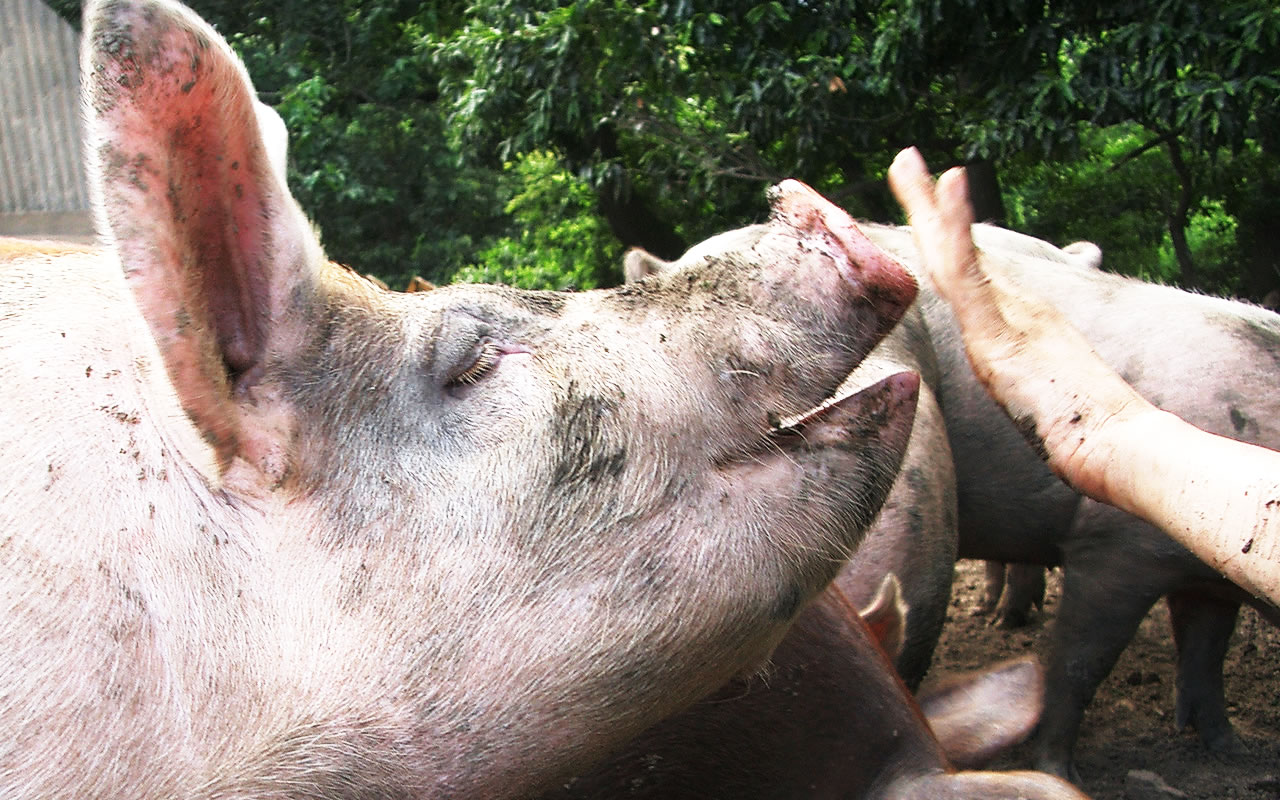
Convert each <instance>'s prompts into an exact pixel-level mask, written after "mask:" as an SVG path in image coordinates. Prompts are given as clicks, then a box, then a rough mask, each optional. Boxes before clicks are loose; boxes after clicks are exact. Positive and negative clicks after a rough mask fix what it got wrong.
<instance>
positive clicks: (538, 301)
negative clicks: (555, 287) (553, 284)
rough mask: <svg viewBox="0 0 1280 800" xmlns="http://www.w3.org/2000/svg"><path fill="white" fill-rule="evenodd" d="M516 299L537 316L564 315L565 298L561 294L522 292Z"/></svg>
mask: <svg viewBox="0 0 1280 800" xmlns="http://www.w3.org/2000/svg"><path fill="white" fill-rule="evenodd" d="M514 299H515V301H516V302H517V303H519V304H520V305H522V306H524V307H525V308H526V309H528V310H529V311H532V312H534V313H536V314H543V315H545V316H550V317H558V316H560V315H561V314H562V313H564V303H565V298H564V295H563V294H561V293H559V292H520V293H519V294H516V295H514Z"/></svg>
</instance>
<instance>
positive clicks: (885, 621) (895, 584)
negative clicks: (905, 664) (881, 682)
mask: <svg viewBox="0 0 1280 800" xmlns="http://www.w3.org/2000/svg"><path fill="white" fill-rule="evenodd" d="M908 610H909V609H908V608H907V603H906V601H905V600H903V599H902V583H901V582H899V580H898V576H897V575H894V574H893V573H892V572H890V573H889V574H887V575H885V576H884V578H883V579H882V580H881V581H880V588H879V589H876V596H875V597H873V598H871V602H870V603H868V604H867V605H866V607H864V608H862V609H861V610H859V611H858V614H859V615H860V616H861V617H862V621H863V622H865V623H867V627H868V628H870V629H871V635H872V636H874V637H875V638H876V640H877V641H879V642H880V647H881V649H883V650H884V651H885V653H887V654H888V655H889V660H890V661H894V662H896V661H897V660H898V656H900V655H902V645H903V644H904V633H905V630H906V627H907V611H908Z"/></svg>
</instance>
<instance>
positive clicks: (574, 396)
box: [551, 382, 627, 486]
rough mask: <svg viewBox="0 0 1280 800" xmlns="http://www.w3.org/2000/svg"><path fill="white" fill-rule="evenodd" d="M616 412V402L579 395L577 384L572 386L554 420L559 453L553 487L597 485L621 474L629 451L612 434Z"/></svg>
mask: <svg viewBox="0 0 1280 800" xmlns="http://www.w3.org/2000/svg"><path fill="white" fill-rule="evenodd" d="M617 409H618V404H617V403H616V402H614V401H613V400H610V399H608V398H604V397H600V396H598V395H594V394H582V393H579V391H578V388H577V384H576V383H574V382H570V384H569V391H568V394H567V395H566V396H565V397H564V399H562V400H560V401H559V402H557V403H556V407H555V413H554V415H553V420H552V427H551V435H552V437H553V438H554V440H555V444H556V449H557V451H558V453H559V455H558V458H557V460H556V465H555V469H554V472H553V473H552V476H551V483H552V485H553V486H570V485H573V484H580V483H595V482H597V481H600V480H601V479H603V478H605V477H610V478H616V477H618V475H620V474H621V473H622V470H623V468H624V467H626V464H627V449H626V447H625V446H624V445H623V444H621V443H619V442H618V441H616V440H615V436H616V434H614V433H612V432H611V431H610V427H611V425H610V422H611V421H612V420H613V418H614V415H615V413H616V412H617Z"/></svg>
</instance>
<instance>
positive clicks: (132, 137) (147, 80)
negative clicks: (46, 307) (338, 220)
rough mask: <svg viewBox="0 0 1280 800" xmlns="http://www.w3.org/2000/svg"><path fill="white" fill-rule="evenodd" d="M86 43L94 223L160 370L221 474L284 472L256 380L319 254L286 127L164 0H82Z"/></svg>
mask: <svg viewBox="0 0 1280 800" xmlns="http://www.w3.org/2000/svg"><path fill="white" fill-rule="evenodd" d="M83 48H84V50H83V54H82V65H83V74H84V76H85V105H86V113H87V115H88V119H89V136H90V139H89V141H90V146H89V159H90V163H91V166H92V167H93V174H94V181H93V184H94V186H93V189H94V195H95V196H94V201H95V212H96V214H97V215H98V227H99V230H100V231H101V232H103V235H104V236H105V238H106V240H107V243H108V244H111V245H113V246H114V248H115V250H116V252H117V254H118V256H119V258H120V262H121V264H122V266H123V268H124V272H125V277H126V279H127V281H128V283H129V286H130V288H131V289H132V291H133V295H134V298H135V301H136V302H137V305H138V308H139V310H140V311H141V312H142V315H143V317H144V318H145V319H146V321H147V323H148V325H149V326H150V329H151V332H152V334H153V336H154V337H155V340H156V343H157V344H158V345H159V348H160V352H161V355H162V356H163V358H164V362H165V367H166V369H167V371H168V375H169V379H170V380H171V382H172V383H173V386H174V388H175V389H176V391H177V394H178V398H179V400H180V401H181V402H182V405H183V407H184V408H185V410H186V411H187V413H188V415H189V416H190V417H191V419H192V420H193V421H194V422H195V424H196V426H197V428H198V429H199V431H200V433H201V435H202V436H203V437H204V439H205V440H206V441H207V442H209V443H210V444H211V445H212V446H213V447H214V449H215V451H216V453H217V456H218V460H219V463H220V465H221V466H222V467H223V468H225V467H226V466H227V465H228V464H229V462H230V461H231V459H232V458H234V457H236V456H244V457H247V458H250V459H251V460H253V461H254V462H255V463H257V464H258V465H259V466H263V465H264V459H265V460H268V461H272V460H273V463H274V464H275V468H276V469H281V468H282V464H281V462H280V457H281V456H280V454H281V453H282V452H283V451H282V449H281V448H283V447H286V446H287V444H286V443H285V442H283V441H282V436H281V434H280V431H279V428H280V420H279V415H278V414H276V416H275V417H274V418H273V422H272V423H271V425H269V426H268V425H265V424H260V423H258V422H255V388H256V387H255V384H256V382H257V380H258V378H259V377H260V376H261V374H262V367H263V365H264V363H265V362H266V361H267V360H268V359H269V358H270V357H272V356H276V355H279V354H280V353H281V351H282V350H284V349H287V348H288V347H290V346H291V344H292V345H293V346H296V343H297V340H298V334H299V332H300V328H299V326H300V325H301V324H302V322H303V320H304V319H305V317H306V309H305V308H304V307H303V306H305V305H306V302H307V300H308V299H310V298H312V297H313V296H314V288H315V285H316V271H317V270H318V269H319V265H320V264H321V263H322V260H323V254H322V253H321V250H320V245H319V242H318V241H317V240H316V237H315V234H314V233H313V231H312V230H311V227H310V225H309V224H308V222H307V220H306V218H305V216H304V215H303V214H302V211H301V210H300V209H299V208H298V206H297V204H296V203H295V202H294V201H293V199H292V197H291V196H290V195H289V192H288V189H287V188H286V186H285V183H284V173H283V162H284V142H283V136H284V132H283V124H282V123H281V124H280V125H279V126H275V122H273V120H275V121H278V117H274V114H267V113H263V112H260V110H259V107H258V103H257V101H256V99H255V97H254V91H253V86H252V85H251V84H250V83H249V78H248V75H247V74H246V73H245V70H244V68H243V66H241V64H240V62H239V60H238V59H237V58H236V57H235V55H234V54H233V53H232V52H231V50H230V48H229V47H228V46H227V44H226V42H224V41H223V40H222V38H221V37H219V36H218V34H217V33H215V32H214V31H213V29H212V28H210V27H209V26H208V25H207V24H205V23H204V21H203V20H201V19H200V18H198V17H197V16H195V15H194V14H193V13H191V12H190V11H188V10H187V9H185V8H183V7H182V6H179V5H177V4H176V3H173V2H169V0H93V2H91V3H90V5H89V7H88V8H87V9H86V11H85V34H84V45H83ZM264 121H265V122H267V123H270V125H271V126H272V127H273V130H271V131H270V132H269V134H270V136H271V137H272V139H271V140H270V141H271V147H270V148H269V147H268V145H267V144H266V143H264V137H263V124H262V123H263V122H264ZM273 159H274V162H275V163H273ZM257 410H258V411H261V409H257ZM258 416H259V417H266V416H270V415H267V414H265V413H261V414H258Z"/></svg>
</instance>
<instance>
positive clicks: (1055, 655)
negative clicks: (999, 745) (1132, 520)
mask: <svg viewBox="0 0 1280 800" xmlns="http://www.w3.org/2000/svg"><path fill="white" fill-rule="evenodd" d="M1121 561H1122V559H1117V558H1116V554H1115V552H1113V551H1111V550H1109V549H1107V548H1100V552H1098V551H1095V552H1094V553H1090V554H1086V557H1083V558H1080V559H1079V560H1077V561H1075V562H1074V563H1073V562H1072V561H1071V560H1067V561H1066V562H1065V563H1064V564H1063V568H1062V571H1063V582H1062V584H1063V585H1062V605H1061V607H1060V608H1059V610H1058V617H1057V620H1056V621H1055V623H1054V627H1053V634H1052V638H1051V643H1050V648H1049V655H1048V659H1047V670H1046V675H1045V710H1044V716H1043V717H1042V718H1041V721H1040V727H1039V728H1038V729H1037V731H1036V735H1035V745H1034V753H1035V768H1036V769H1039V770H1042V771H1044V772H1048V773H1050V774H1053V775H1058V776H1059V777H1063V778H1067V779H1068V780H1071V781H1073V782H1076V783H1079V776H1078V775H1077V774H1076V771H1075V766H1074V764H1072V753H1071V751H1072V749H1073V747H1074V746H1075V742H1076V737H1077V735H1078V734H1079V731H1080V722H1081V720H1082V719H1083V718H1084V710H1085V708H1086V707H1087V706H1088V705H1089V703H1090V701H1092V700H1093V695H1094V692H1096V691H1097V689H1098V685H1099V684H1101V683H1102V681H1103V679H1104V678H1106V677H1107V674H1108V673H1110V672H1111V669H1112V667H1114V666H1115V663H1116V659H1118V658H1119V657H1120V653H1122V652H1123V651H1124V648H1125V647H1126V646H1127V645H1128V643H1129V641H1130V640H1131V639H1132V638H1133V635H1134V633H1135V632H1136V631H1137V628H1138V624H1139V623H1141V622H1142V618H1143V617H1144V616H1146V613H1147V611H1148V610H1149V609H1150V608H1151V606H1152V605H1154V604H1155V602H1156V600H1158V599H1160V596H1161V594H1163V591H1162V589H1161V588H1158V587H1153V586H1152V585H1151V584H1149V583H1148V584H1144V585H1142V586H1135V585H1133V583H1134V581H1133V574H1132V573H1133V570H1132V567H1131V566H1130V565H1127V564H1125V563H1120V562H1121Z"/></svg>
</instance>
